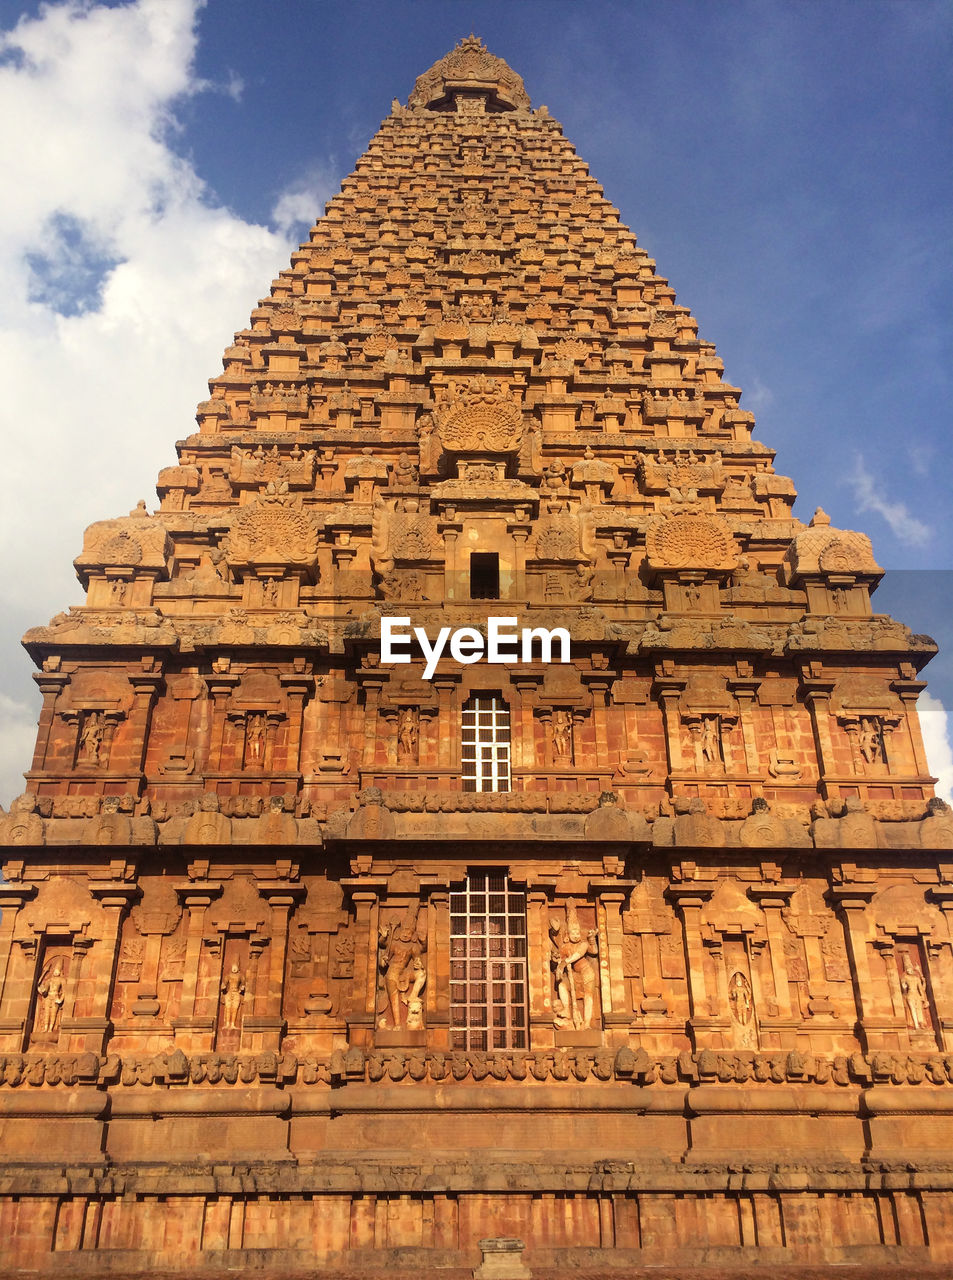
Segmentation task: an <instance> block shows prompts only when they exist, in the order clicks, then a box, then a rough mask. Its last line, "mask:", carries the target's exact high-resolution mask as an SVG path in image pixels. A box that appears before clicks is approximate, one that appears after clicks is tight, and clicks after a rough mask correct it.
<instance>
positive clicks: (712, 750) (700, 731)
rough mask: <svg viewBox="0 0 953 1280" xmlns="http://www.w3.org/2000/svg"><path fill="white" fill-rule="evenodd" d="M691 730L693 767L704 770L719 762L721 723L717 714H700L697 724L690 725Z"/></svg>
mask: <svg viewBox="0 0 953 1280" xmlns="http://www.w3.org/2000/svg"><path fill="white" fill-rule="evenodd" d="M692 732H693V736H694V746H695V767H696V768H697V769H699V770H706V769H711V768H712V766H713V765H716V764H721V724H720V722H719V718H718V716H702V718H701V720H700V721H699V722H698V724H697V725H693V726H692Z"/></svg>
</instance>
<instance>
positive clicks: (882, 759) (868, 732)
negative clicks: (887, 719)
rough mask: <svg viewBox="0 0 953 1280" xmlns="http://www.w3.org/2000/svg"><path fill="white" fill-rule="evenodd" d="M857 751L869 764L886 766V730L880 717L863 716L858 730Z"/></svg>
mask: <svg viewBox="0 0 953 1280" xmlns="http://www.w3.org/2000/svg"><path fill="white" fill-rule="evenodd" d="M857 750H858V751H859V752H860V754H861V756H862V757H863V759H864V760H865V761H866V762H867V764H884V763H886V756H885V753H884V730H883V722H882V720H881V719H880V717H879V716H861V718H860V723H859V725H858V728H857Z"/></svg>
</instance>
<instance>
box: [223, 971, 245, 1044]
mask: <svg viewBox="0 0 953 1280" xmlns="http://www.w3.org/2000/svg"><path fill="white" fill-rule="evenodd" d="M244 1001H245V975H244V974H243V973H242V971H241V969H240V968H239V967H238V962H237V961H233V962H232V965H231V968H230V969H229V971H228V973H227V974H226V976H225V980H224V982H223V983H222V1029H223V1030H224V1031H237V1030H238V1028H239V1027H240V1026H241V1016H242V1005H243V1004H244Z"/></svg>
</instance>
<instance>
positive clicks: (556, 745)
mask: <svg viewBox="0 0 953 1280" xmlns="http://www.w3.org/2000/svg"><path fill="white" fill-rule="evenodd" d="M551 739H552V744H553V760H557V761H563V762H565V763H567V764H572V714H571V713H570V712H569V711H563V710H560V709H557V710H556V711H554V712H553V720H552V729H551Z"/></svg>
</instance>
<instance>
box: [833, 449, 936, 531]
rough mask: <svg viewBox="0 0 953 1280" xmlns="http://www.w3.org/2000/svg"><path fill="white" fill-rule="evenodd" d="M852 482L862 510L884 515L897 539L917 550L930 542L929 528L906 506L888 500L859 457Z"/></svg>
mask: <svg viewBox="0 0 953 1280" xmlns="http://www.w3.org/2000/svg"><path fill="white" fill-rule="evenodd" d="M849 480H850V484H851V487H852V488H853V490H854V497H855V499H856V500H857V505H858V507H859V508H860V510H861V511H875V512H876V513H877V514H878V515H880V516H883V518H884V520H886V522H887V524H888V525H889V526H890V530H891V532H892V533H893V535H894V537H896V538H898V539H899V540H900V541H901V542H905V543H907V544H908V545H910V546H915V547H922V546H924V545H925V544H926V543H927V542H929V541H930V528H929V526H928V525H925V524H924V523H923V521H922V520H918V519H917V518H916V516H913V515H911V514H910V512H909V510H908V509H907V505H906V503H904V502H892V501H891V500H890V499H889V498H888V497H887V495H886V492H885V491H884V488H883V486H882V485H878V483H877V481H876V480H875V479H874V477H873V476H872V475H871V474H870V472H869V471H868V470H867V468H866V466H865V465H864V460H863V458H862V457H861V456H860V455H859V454H858V456H857V462H856V465H855V467H854V473H853V475H851V476H850V477H849Z"/></svg>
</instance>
